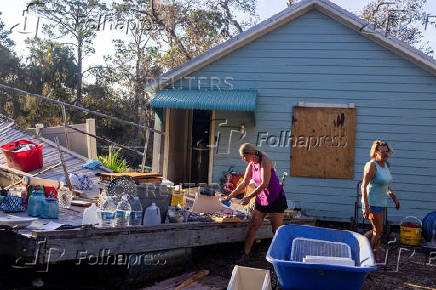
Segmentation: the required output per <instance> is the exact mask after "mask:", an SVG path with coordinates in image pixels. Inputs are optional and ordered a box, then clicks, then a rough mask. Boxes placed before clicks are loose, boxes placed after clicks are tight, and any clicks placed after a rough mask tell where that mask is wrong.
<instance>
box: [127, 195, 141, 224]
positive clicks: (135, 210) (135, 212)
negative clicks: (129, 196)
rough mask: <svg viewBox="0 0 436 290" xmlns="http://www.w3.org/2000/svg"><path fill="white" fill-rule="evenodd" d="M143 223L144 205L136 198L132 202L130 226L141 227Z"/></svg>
mask: <svg viewBox="0 0 436 290" xmlns="http://www.w3.org/2000/svg"><path fill="white" fill-rule="evenodd" d="M141 223H142V205H141V202H140V201H139V197H137V196H135V197H134V199H133V202H132V211H131V212H130V221H129V225H131V226H140V225H141Z"/></svg>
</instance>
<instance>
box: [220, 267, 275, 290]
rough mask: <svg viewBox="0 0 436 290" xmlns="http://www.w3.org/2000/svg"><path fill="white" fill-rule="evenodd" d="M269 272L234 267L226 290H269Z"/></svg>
mask: <svg viewBox="0 0 436 290" xmlns="http://www.w3.org/2000/svg"><path fill="white" fill-rule="evenodd" d="M270 277H271V276H270V273H269V270H263V269H256V268H249V267H241V266H238V265H235V267H234V268H233V271H232V278H230V282H229V285H228V286H227V290H271V289H272V288H271V278H270Z"/></svg>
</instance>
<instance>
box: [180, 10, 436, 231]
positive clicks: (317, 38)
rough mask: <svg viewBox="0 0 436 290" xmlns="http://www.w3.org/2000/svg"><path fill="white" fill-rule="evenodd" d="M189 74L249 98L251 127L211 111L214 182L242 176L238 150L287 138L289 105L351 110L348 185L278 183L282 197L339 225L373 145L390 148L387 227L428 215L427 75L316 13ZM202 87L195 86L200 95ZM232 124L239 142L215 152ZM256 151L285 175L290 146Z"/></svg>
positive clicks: (433, 90) (435, 171)
mask: <svg viewBox="0 0 436 290" xmlns="http://www.w3.org/2000/svg"><path fill="white" fill-rule="evenodd" d="M190 76H191V77H194V78H195V79H196V80H198V78H200V77H202V78H207V79H210V78H212V77H219V78H220V80H221V81H222V80H224V79H225V78H226V77H231V78H232V79H231V80H230V81H228V82H230V83H231V84H232V86H233V89H255V90H257V92H258V96H257V105H256V112H255V120H251V119H250V118H251V117H250V115H249V113H239V112H222V111H218V112H216V119H217V121H216V125H215V126H216V127H215V128H216V129H215V130H216V132H218V131H219V132H220V142H222V144H220V145H221V146H219V148H218V152H215V154H214V168H213V180H214V181H215V182H216V181H219V179H220V178H221V177H222V175H223V172H224V171H226V170H227V169H228V168H229V167H230V166H234V168H235V169H236V170H238V171H241V172H243V171H244V168H245V165H244V163H243V162H242V161H241V158H240V157H239V154H238V147H239V145H240V144H242V143H244V142H251V143H253V144H255V143H256V140H257V136H258V133H259V132H269V133H270V134H276V135H279V134H280V131H283V130H288V131H290V129H291V118H292V106H295V105H297V104H298V102H299V101H304V102H312V103H340V104H348V103H354V104H355V107H356V110H357V117H356V121H357V126H356V143H355V162H354V178H353V179H320V178H302V177H291V176H288V177H287V179H286V182H285V191H286V194H287V197H288V198H289V199H292V200H295V201H296V203H297V206H298V207H301V208H303V209H304V211H305V213H306V214H307V215H311V216H315V217H317V218H319V219H328V220H338V221H349V220H350V218H351V217H352V216H353V215H354V201H355V193H356V184H357V182H358V181H359V180H361V179H362V176H363V167H364V165H365V163H366V162H367V161H369V149H370V146H371V144H372V141H373V140H375V139H377V138H382V139H385V140H387V141H388V142H389V143H390V144H391V145H392V146H393V148H394V149H395V154H394V155H393V156H392V157H391V159H390V162H391V166H392V168H391V172H392V175H393V184H392V189H393V190H394V192H395V193H396V194H397V196H398V197H399V199H400V201H401V209H400V210H399V211H397V210H394V209H392V208H393V206H394V205H393V203H392V202H389V211H388V219H389V220H390V221H391V222H393V223H399V222H400V220H401V218H402V217H405V216H410V215H413V216H416V217H418V218H423V217H424V216H425V215H426V214H427V213H428V212H431V211H434V210H435V209H436V178H435V177H436V146H435V145H436V126H435V123H436V122H435V121H436V97H435V96H436V95H435V94H436V77H435V76H433V75H432V74H430V73H429V72H427V71H425V70H423V69H421V68H419V67H417V66H416V65H414V64H412V63H411V62H409V61H407V60H405V59H404V58H402V57H400V56H397V55H396V54H394V53H393V52H391V51H390V50H388V49H386V48H384V47H382V46H380V45H378V44H376V43H374V42H372V41H371V40H369V39H367V38H365V37H364V36H362V35H360V34H359V33H357V32H355V31H353V30H351V29H349V28H347V27H345V26H343V25H342V24H340V23H338V22H336V21H335V20H333V19H332V18H330V17H328V16H326V15H324V14H322V13H321V12H319V11H317V10H312V11H310V12H308V13H306V14H305V15H303V16H301V17H299V18H297V19H295V20H293V21H292V22H290V23H288V24H285V25H283V26H281V27H279V28H277V29H276V30H274V31H272V32H270V33H268V34H267V35H265V36H263V37H261V38H258V39H257V40H255V41H253V42H251V43H250V44H248V45H246V46H244V47H242V48H239V49H238V50H236V51H234V52H233V53H231V54H229V55H227V56H225V57H223V58H221V59H219V60H217V61H215V62H214V63H211V64H209V65H207V66H206V67H204V68H203V69H201V70H199V71H197V72H195V73H193V74H191V75H190ZM222 84H223V83H222V82H221V85H222ZM179 86H181V87H184V88H187V87H188V81H187V80H186V79H185V80H181V81H180V83H176V85H175V87H179ZM195 86H197V82H195ZM208 86H209V85H208V81H207V80H206V81H202V83H201V87H202V88H205V87H208ZM247 114H248V115H247ZM224 119H226V120H227V125H223V124H222V123H223V120H224ZM241 123H244V124H245V127H246V129H247V135H246V136H245V137H244V138H243V139H242V140H237V139H238V138H239V137H240V136H238V134H237V132H233V136H232V140H231V144H230V146H229V148H230V149H231V150H230V153H229V154H225V151H226V150H225V149H226V148H227V145H225V143H226V142H228V140H226V138H228V137H229V132H230V130H231V129H233V130H235V128H237V127H238V126H240V124H241ZM220 124H221V125H220ZM229 125H230V126H232V128H228V126H229ZM223 144H224V145H223ZM260 149H261V150H263V151H265V152H266V153H267V154H268V155H269V156H270V158H271V159H272V161H273V163H274V162H275V164H276V170H277V174H278V175H279V176H280V175H281V173H282V172H284V171H287V172H289V171H290V147H270V146H262V147H260ZM220 150H222V151H220Z"/></svg>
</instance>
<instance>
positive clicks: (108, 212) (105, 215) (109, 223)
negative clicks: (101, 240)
mask: <svg viewBox="0 0 436 290" xmlns="http://www.w3.org/2000/svg"><path fill="white" fill-rule="evenodd" d="M115 209H116V207H115V204H114V202H113V201H112V197H110V196H108V197H107V199H106V201H105V202H104V203H103V205H102V206H101V211H100V214H101V225H102V226H103V227H113V226H115V221H114V220H115Z"/></svg>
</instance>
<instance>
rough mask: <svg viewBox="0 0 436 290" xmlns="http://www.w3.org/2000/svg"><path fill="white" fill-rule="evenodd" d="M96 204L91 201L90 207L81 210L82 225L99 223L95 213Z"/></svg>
mask: <svg viewBox="0 0 436 290" xmlns="http://www.w3.org/2000/svg"><path fill="white" fill-rule="evenodd" d="M97 209H98V208H97V206H96V205H95V203H93V204H92V205H91V206H90V207H88V208H87V209H85V211H84V212H83V219H82V225H93V226H95V225H98V224H99V223H100V219H99V218H98V215H97Z"/></svg>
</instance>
